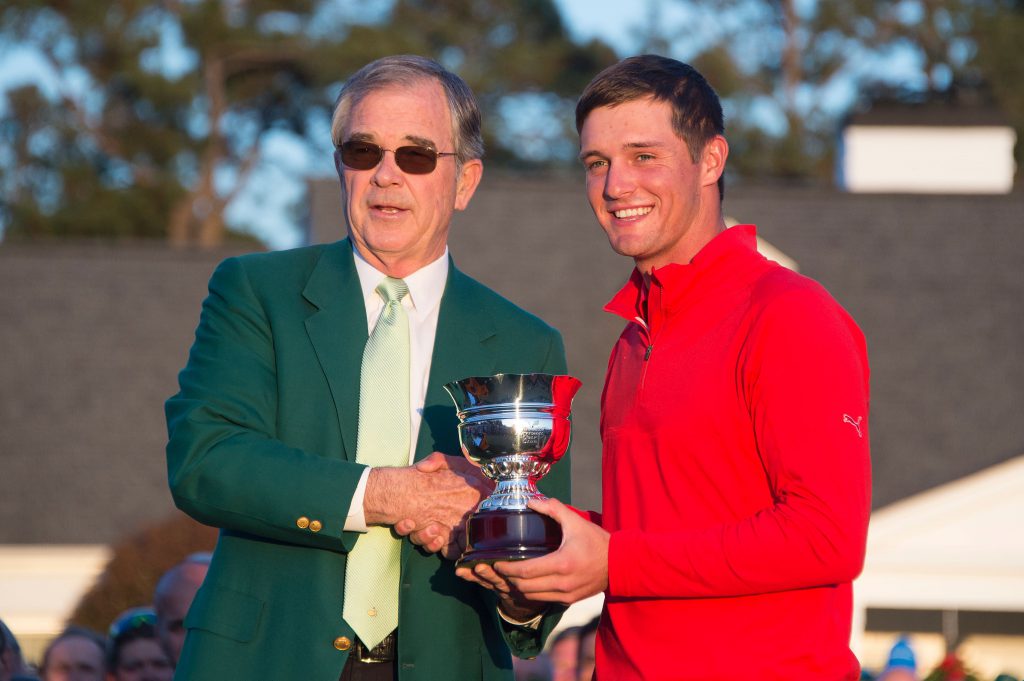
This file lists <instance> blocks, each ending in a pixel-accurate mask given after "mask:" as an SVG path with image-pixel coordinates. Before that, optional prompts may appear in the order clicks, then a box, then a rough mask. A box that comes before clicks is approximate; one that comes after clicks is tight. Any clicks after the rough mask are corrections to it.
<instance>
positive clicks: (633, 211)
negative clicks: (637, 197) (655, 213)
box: [615, 206, 654, 218]
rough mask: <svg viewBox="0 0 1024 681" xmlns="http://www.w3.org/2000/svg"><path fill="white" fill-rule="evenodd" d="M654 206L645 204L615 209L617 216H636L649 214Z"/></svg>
mask: <svg viewBox="0 0 1024 681" xmlns="http://www.w3.org/2000/svg"><path fill="white" fill-rule="evenodd" d="M652 210H654V208H652V207H651V206H644V207H643V208H626V209H625V210H617V211H615V217H617V218H635V217H639V216H641V215H647V214H648V213H650V212H651V211H652Z"/></svg>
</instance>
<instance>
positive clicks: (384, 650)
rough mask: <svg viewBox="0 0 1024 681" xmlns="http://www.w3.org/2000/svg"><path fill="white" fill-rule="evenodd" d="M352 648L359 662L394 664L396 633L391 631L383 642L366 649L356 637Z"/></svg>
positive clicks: (396, 646)
mask: <svg viewBox="0 0 1024 681" xmlns="http://www.w3.org/2000/svg"><path fill="white" fill-rule="evenodd" d="M354 648H355V650H354V654H355V656H356V659H357V660H359V661H360V662H365V663H367V664H376V663H378V662H394V660H395V651H396V650H397V649H398V631H397V630H395V631H392V632H391V633H390V634H388V635H387V636H386V637H385V638H384V640H383V641H381V642H380V643H378V644H377V645H375V646H374V647H372V648H367V647H366V645H365V644H364V643H363V642H362V641H360V640H359V637H358V636H357V637H356V644H355V646H354Z"/></svg>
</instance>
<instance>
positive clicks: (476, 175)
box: [455, 158, 484, 210]
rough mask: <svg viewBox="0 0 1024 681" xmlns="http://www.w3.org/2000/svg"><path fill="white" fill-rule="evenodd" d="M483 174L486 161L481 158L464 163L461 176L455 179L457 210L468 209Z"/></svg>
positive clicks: (460, 172)
mask: <svg viewBox="0 0 1024 681" xmlns="http://www.w3.org/2000/svg"><path fill="white" fill-rule="evenodd" d="M483 175H484V162H483V161H481V160H480V159H478V158H474V159H472V160H470V161H466V162H465V163H463V164H462V169H461V170H460V171H459V177H458V179H457V180H456V181H455V210H465V209H466V206H468V205H469V200H470V199H471V198H473V192H475V191H476V188H477V186H478V185H479V184H480V178H482V177H483Z"/></svg>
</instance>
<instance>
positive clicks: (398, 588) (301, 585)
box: [167, 56, 569, 681]
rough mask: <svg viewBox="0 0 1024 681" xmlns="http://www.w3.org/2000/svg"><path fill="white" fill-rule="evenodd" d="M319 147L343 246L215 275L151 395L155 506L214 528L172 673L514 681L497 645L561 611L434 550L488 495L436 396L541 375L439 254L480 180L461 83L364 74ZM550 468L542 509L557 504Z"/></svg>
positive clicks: (406, 68)
mask: <svg viewBox="0 0 1024 681" xmlns="http://www.w3.org/2000/svg"><path fill="white" fill-rule="evenodd" d="M332 135H333V140H334V144H335V147H336V152H335V166H336V168H337V170H338V175H339V177H340V180H341V189H342V195H343V203H344V208H345V217H346V218H347V221H348V226H349V238H348V239H346V240H344V241H341V242H338V243H334V244H331V245H327V246H313V247H309V248H301V249H297V250H293V251H288V252H279V253H269V254H255V255H249V256H245V257H241V258H234V259H230V260H228V261H226V262H225V263H223V264H222V265H221V266H220V267H219V268H218V269H217V271H216V272H215V273H214V275H213V278H212V279H211V281H210V295H209V297H208V298H207V300H206V302H205V303H204V306H203V313H202V317H201V319H200V323H199V328H198V330H197V331H196V340H195V344H194V345H193V347H192V351H191V354H190V357H189V362H188V365H187V366H186V367H185V369H184V370H183V371H182V373H181V376H180V384H181V390H180V392H179V393H178V394H177V395H175V396H174V397H172V398H171V399H170V400H169V401H168V403H167V416H168V425H169V431H170V442H169V444H168V448H167V455H168V469H169V476H170V486H171V491H172V493H173V496H174V499H175V501H176V503H177V504H178V505H179V506H180V507H181V508H182V509H183V510H185V511H186V512H188V513H189V514H191V515H192V516H193V517H195V518H196V519H198V520H200V521H201V522H205V523H207V524H210V525H215V526H218V527H220V528H221V534H220V539H219V541H218V544H217V549H216V551H215V553H214V556H213V560H212V563H211V565H210V570H209V573H208V574H207V577H206V580H205V582H204V584H203V586H202V588H201V589H200V590H199V592H198V594H197V595H196V599H195V601H194V603H193V606H192V609H191V611H190V612H189V615H188V617H187V619H186V622H185V625H186V628H187V630H188V635H187V638H186V641H185V647H184V650H183V651H182V655H181V659H180V660H179V664H178V674H179V677H180V678H187V679H191V680H193V681H202V680H203V679H225V678H238V679H242V678H245V679H255V678H260V679H304V680H305V679H308V680H310V681H318V680H322V681H335V680H336V679H338V678H339V677H341V678H345V679H393V678H397V677H398V676H399V674H400V675H401V678H402V679H403V681H409V680H410V679H424V680H426V679H439V678H446V679H483V678H487V679H498V678H511V658H510V655H509V650H508V645H511V647H512V648H513V650H515V651H516V652H517V653H520V654H524V655H527V654H536V653H537V652H539V650H540V647H541V645H542V643H543V638H544V636H545V635H546V634H547V633H548V632H549V631H550V629H551V627H552V626H553V625H554V623H555V620H556V619H557V612H558V610H557V609H553V610H550V611H547V612H546V613H544V614H543V615H542V614H541V613H540V612H539V611H538V609H537V608H535V607H532V606H531V605H530V604H528V603H520V602H517V601H515V600H514V599H513V598H511V597H509V596H508V595H504V594H503V595H501V596H500V597H499V598H497V599H495V598H494V597H493V596H492V595H491V594H489V593H488V592H486V591H485V590H481V589H477V588H476V587H474V586H472V585H470V584H467V583H465V582H463V581H462V580H459V579H458V578H456V577H455V574H454V569H453V564H452V563H451V562H450V561H449V560H446V559H445V558H444V557H443V556H442V555H439V554H438V553H433V552H442V553H443V554H444V555H447V556H451V555H453V554H454V552H455V551H456V550H457V546H456V542H455V539H456V538H457V537H459V536H460V535H461V527H462V524H463V523H464V518H465V517H466V515H467V514H468V512H469V511H470V510H471V509H472V508H473V507H474V506H475V505H476V503H477V502H478V501H479V499H480V497H481V495H482V494H483V493H485V492H486V491H487V487H486V484H485V483H484V482H483V481H482V480H481V479H480V478H479V477H478V476H477V475H476V473H475V469H472V467H471V466H470V465H469V464H468V463H467V462H466V461H465V460H464V459H462V458H461V457H455V456H446V455H455V454H457V452H458V450H459V445H458V438H457V431H456V424H457V421H456V418H455V413H454V406H453V405H452V403H451V400H450V399H449V397H448V396H447V394H445V392H444V390H443V385H444V383H446V382H448V381H452V380H455V379H459V378H463V377H466V376H474V375H490V374H494V373H499V372H512V373H526V372H547V373H562V372H564V371H565V358H564V351H563V346H562V340H561V337H560V335H559V334H558V332H557V331H555V330H554V329H552V328H551V327H549V326H548V325H546V324H545V323H543V322H542V321H541V320H539V319H537V318H536V317H533V316H532V315H530V314H528V313H526V312H524V311H523V310H520V309H518V308H517V307H515V306H514V305H512V304H511V303H509V302H508V301H506V300H504V299H503V298H501V297H500V296H498V295H497V294H495V293H494V292H492V291H490V290H488V289H486V288H485V287H483V286H482V285H480V284H479V283H477V282H475V281H473V280H471V279H470V278H469V277H467V276H466V275H464V274H462V273H461V272H459V270H457V269H456V268H455V267H454V265H453V264H452V263H451V259H450V258H449V256H448V250H447V245H446V244H447V237H448V230H449V223H450V220H451V217H452V214H453V212H454V211H457V210H462V209H464V208H465V207H466V206H467V204H468V203H469V201H470V199H471V198H472V196H473V192H474V191H475V189H476V187H477V184H478V183H479V181H480V177H481V174H482V171H483V164H482V162H481V161H480V158H481V155H482V153H483V148H482V142H481V136H480V114H479V111H478V109H477V106H476V103H475V101H474V98H473V95H472V93H471V92H470V91H469V89H468V87H467V86H466V85H465V83H464V82H463V81H462V80H461V79H459V78H458V77H457V76H455V75H453V74H451V73H449V72H447V71H445V70H444V69H443V68H441V67H440V66H439V65H438V64H436V63H434V62H432V61H429V60H426V59H423V58H418V57H408V56H406V57H392V58H386V59H382V60H378V61H376V62H374V63H372V64H369V65H368V66H366V67H364V68H363V69H362V70H360V71H359V72H358V73H356V74H355V75H353V76H352V77H351V78H350V79H349V80H348V81H347V82H346V84H345V86H344V87H343V89H342V91H341V94H340V96H339V98H338V102H337V105H336V108H335V113H334V117H333V124H332ZM431 452H433V453H431ZM568 471H569V466H567V465H563V466H559V467H558V468H557V470H556V471H555V472H554V473H553V474H552V475H550V476H548V477H547V478H545V480H544V482H545V483H547V484H548V487H547V491H548V493H549V494H556V495H557V496H560V497H562V498H567V495H568V478H567V475H568ZM399 535H410V536H411V538H412V542H410V541H407V540H403V539H402V537H401V536H399ZM417 545H418V546H417Z"/></svg>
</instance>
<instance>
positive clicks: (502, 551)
mask: <svg viewBox="0 0 1024 681" xmlns="http://www.w3.org/2000/svg"><path fill="white" fill-rule="evenodd" d="M581 385H582V384H581V383H580V381H579V380H578V379H576V378H573V377H572V376H553V375H551V374H497V375H495V376H484V377H471V378H464V379H462V380H461V381H453V382H451V383H448V384H446V385H445V386H444V389H445V390H447V391H448V394H449V395H451V397H452V399H453V400H455V406H456V408H457V410H458V415H459V442H460V443H461V445H462V453H463V455H464V456H465V457H466V458H467V459H469V460H470V461H471V462H472V463H473V464H475V465H477V466H479V467H480V469H481V470H482V471H483V473H484V475H486V476H487V477H488V478H490V479H491V480H493V481H494V482H495V483H496V486H495V488H494V491H493V492H491V494H490V495H489V496H488V497H487V498H486V499H484V500H483V501H482V502H481V503H480V505H479V506H478V507H477V509H476V511H475V512H474V513H473V514H472V515H471V516H470V518H469V522H468V523H467V527H466V532H467V542H466V550H465V552H463V554H462V557H461V558H459V560H458V563H457V564H458V565H459V566H467V567H472V566H473V565H476V564H477V563H493V562H494V561H496V560H523V559H526V558H536V557H538V556H543V555H545V554H547V553H550V552H551V551H554V550H555V549H557V548H558V546H559V545H560V544H561V542H562V528H561V526H559V524H558V523H557V522H555V521H554V520H552V519H551V518H548V517H547V516H545V515H542V514H540V513H537V512H536V511H532V510H530V509H529V508H528V507H527V503H528V502H529V501H530V499H544V498H545V497H544V495H543V494H541V493H540V492H539V491H537V481H538V480H540V479H541V478H543V477H544V476H545V475H546V474H547V472H548V471H549V470H550V469H551V465H552V464H554V463H555V462H556V461H558V460H559V459H560V458H562V455H564V454H565V452H566V450H567V449H568V447H569V439H570V435H571V431H572V424H571V421H570V420H569V413H570V410H571V407H572V399H573V396H575V395H576V391H577V390H579V388H580V386H581Z"/></svg>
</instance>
